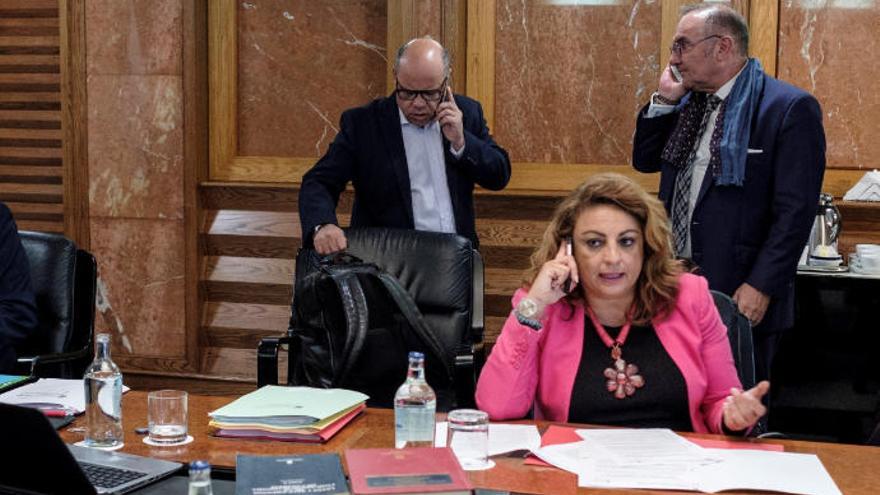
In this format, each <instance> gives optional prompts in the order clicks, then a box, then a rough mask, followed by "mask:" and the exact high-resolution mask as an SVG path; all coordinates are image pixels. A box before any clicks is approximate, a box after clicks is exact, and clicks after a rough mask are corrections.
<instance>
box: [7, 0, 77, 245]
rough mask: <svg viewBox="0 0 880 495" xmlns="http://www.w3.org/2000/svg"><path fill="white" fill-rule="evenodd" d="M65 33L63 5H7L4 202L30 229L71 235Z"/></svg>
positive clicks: (54, 0)
mask: <svg viewBox="0 0 880 495" xmlns="http://www.w3.org/2000/svg"><path fill="white" fill-rule="evenodd" d="M62 6H66V4H62ZM65 34H68V33H67V31H65ZM74 35H76V34H75V33H74ZM60 36H61V31H60V18H59V2H58V0H34V1H23V0H7V1H4V2H3V3H2V4H0V201H3V202H5V203H7V205H8V206H9V207H10V209H11V210H12V213H13V215H14V216H15V218H16V221H17V223H18V227H19V228H20V229H23V230H42V231H48V232H58V233H63V232H64V231H65V212H66V210H65V207H64V205H65V196H68V197H73V196H74V195H73V194H72V193H71V192H70V191H65V187H66V186H65V185H64V183H65V178H66V177H67V174H68V172H69V170H68V169H70V166H71V165H72V163H69V162H71V158H70V157H66V156H65V150H63V149H62V142H63V139H62V137H63V135H64V132H65V131H64V130H62V113H61V112H62V107H61V105H62V98H61V91H62V76H61V64H62V60H61V55H60V53H61V47H60V45H61V42H62V41H61V37H60ZM65 44H66V40H65ZM69 185H70V184H68V186H69ZM71 220H73V219H72V218H71ZM74 239H75V240H77V241H78V242H80V241H81V239H78V238H76V237H75V236H74ZM86 239H87V237H86Z"/></svg>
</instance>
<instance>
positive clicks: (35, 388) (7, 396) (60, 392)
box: [0, 378, 128, 416]
mask: <svg viewBox="0 0 880 495" xmlns="http://www.w3.org/2000/svg"><path fill="white" fill-rule="evenodd" d="M122 392H123V393H124V392H128V387H126V386H123V387H122ZM0 402H3V403H6V404H14V405H17V406H24V407H33V408H36V409H39V410H41V411H43V413H45V414H46V415H47V416H72V415H75V414H81V413H83V412H84V411H85V409H86V392H85V387H84V386H83V381H82V379H81V378H80V379H74V380H63V379H60V378H41V379H39V380H37V381H36V382H34V383H29V384H27V385H24V386H22V387H18V388H16V389H14V390H12V391H9V392H6V393H4V394H2V395H0Z"/></svg>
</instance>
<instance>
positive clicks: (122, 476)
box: [0, 404, 182, 494]
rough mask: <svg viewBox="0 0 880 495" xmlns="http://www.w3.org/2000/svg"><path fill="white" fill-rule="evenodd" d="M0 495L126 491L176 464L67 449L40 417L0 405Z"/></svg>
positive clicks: (168, 471) (176, 467)
mask: <svg viewBox="0 0 880 495" xmlns="http://www.w3.org/2000/svg"><path fill="white" fill-rule="evenodd" d="M0 438H2V439H3V450H4V452H3V457H4V458H5V459H6V460H4V462H3V469H2V470H0V493H59V494H60V493H64V494H67V493H76V494H80V493H82V494H92V493H128V492H130V491H132V490H134V489H136V488H138V487H141V486H144V485H146V484H148V483H151V482H153V481H156V480H158V479H160V478H163V477H165V476H168V475H170V474H172V473H174V472H175V471H177V470H179V469H180V468H181V467H182V464H180V463H177V462H170V461H163V460H159V459H151V458H149V457H143V456H138V455H131V454H124V453H121V452H108V451H104V450H99V449H90V448H86V447H77V446H75V445H66V444H65V443H64V442H63V441H62V440H61V437H59V436H58V433H56V432H55V429H54V428H53V427H52V425H51V424H50V423H49V420H48V418H46V416H45V415H43V413H41V412H40V411H37V410H36V409H30V408H26V407H19V406H12V405H9V404H0Z"/></svg>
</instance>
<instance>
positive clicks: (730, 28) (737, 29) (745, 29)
mask: <svg viewBox="0 0 880 495" xmlns="http://www.w3.org/2000/svg"><path fill="white" fill-rule="evenodd" d="M704 11H708V13H707V14H706V31H707V34H709V33H708V31H711V32H712V33H719V32H721V33H724V34H728V35H730V36H731V37H732V38H733V39H734V41H736V44H737V46H738V47H739V53H740V55H742V56H744V57H747V56H748V54H749V24H748V22H746V18H745V17H743V16H742V14H740V13H739V12H737V11H736V10H733V9H732V8H730V7H728V6H726V5H716V4H711V3H697V4H693V5H685V6H684V7H682V8H681V17H684V16H686V15H688V14H692V13H694V12H704Z"/></svg>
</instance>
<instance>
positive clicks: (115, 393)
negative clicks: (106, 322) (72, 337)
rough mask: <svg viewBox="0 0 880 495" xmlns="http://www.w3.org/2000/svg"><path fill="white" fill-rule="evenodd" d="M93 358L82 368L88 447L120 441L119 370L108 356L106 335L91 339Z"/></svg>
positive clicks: (109, 444) (117, 443)
mask: <svg viewBox="0 0 880 495" xmlns="http://www.w3.org/2000/svg"><path fill="white" fill-rule="evenodd" d="M95 340H96V341H97V346H96V349H95V360H94V361H92V364H90V365H89V367H88V368H87V369H86V374H85V376H84V377H83V385H84V386H85V392H86V437H85V444H86V445H88V446H89V447H104V448H106V447H116V446H119V445H121V444H122V440H123V437H122V373H120V372H119V367H117V366H116V363H114V362H113V360H112V359H110V335H109V334H106V333H101V334H98V335H97V336H96V338H95Z"/></svg>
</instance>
